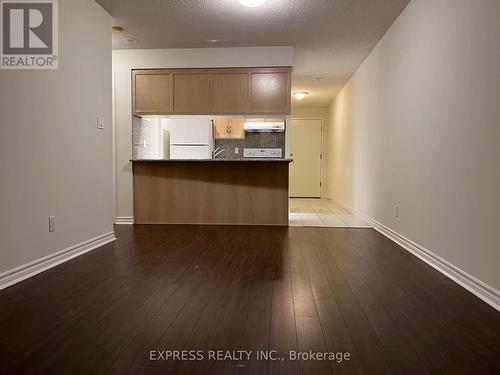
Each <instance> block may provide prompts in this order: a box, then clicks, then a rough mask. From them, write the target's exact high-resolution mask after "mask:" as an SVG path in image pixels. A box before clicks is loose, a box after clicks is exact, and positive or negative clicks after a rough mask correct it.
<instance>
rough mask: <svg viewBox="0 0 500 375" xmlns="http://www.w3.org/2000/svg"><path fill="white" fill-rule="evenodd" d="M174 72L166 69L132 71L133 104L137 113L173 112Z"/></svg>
mask: <svg viewBox="0 0 500 375" xmlns="http://www.w3.org/2000/svg"><path fill="white" fill-rule="evenodd" d="M172 99H173V96H172V74H171V72H169V71H164V70H134V71H133V72H132V106H133V112H134V114H135V115H163V114H169V113H172V109H173V106H172Z"/></svg>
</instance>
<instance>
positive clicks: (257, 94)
mask: <svg viewBox="0 0 500 375" xmlns="http://www.w3.org/2000/svg"><path fill="white" fill-rule="evenodd" d="M250 77H251V79H250V81H251V95H250V97H251V104H250V111H251V112H252V113H280V112H281V113H283V111H285V112H284V113H289V112H290V96H291V93H290V72H258V71H257V72H251V73H250Z"/></svg>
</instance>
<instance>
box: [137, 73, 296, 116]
mask: <svg viewBox="0 0 500 375" xmlns="http://www.w3.org/2000/svg"><path fill="white" fill-rule="evenodd" d="M290 74H291V68H221V69H152V70H134V71H133V73H132V95H133V98H132V99H133V100H132V102H133V112H134V115H138V116H142V115H169V114H179V115H190V114H197V115H224V114H241V115H246V114H253V115H259V114H270V115H271V114H272V115H274V114H277V115H287V114H290Z"/></svg>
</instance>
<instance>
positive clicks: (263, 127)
mask: <svg viewBox="0 0 500 375" xmlns="http://www.w3.org/2000/svg"><path fill="white" fill-rule="evenodd" d="M244 128H245V131H246V132H263V133H277V132H284V131H285V122H264V121H262V122H257V121H252V122H245V123H244Z"/></svg>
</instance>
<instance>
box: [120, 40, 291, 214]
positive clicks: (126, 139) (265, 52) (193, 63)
mask: <svg viewBox="0 0 500 375" xmlns="http://www.w3.org/2000/svg"><path fill="white" fill-rule="evenodd" d="M293 54H294V50H293V47H247V48H193V49H158V50H116V51H113V72H114V73H113V74H114V77H115V89H114V90H115V114H114V115H115V143H116V160H115V165H116V216H117V222H126V221H128V220H131V219H132V217H133V215H134V212H133V189H132V165H131V163H130V161H129V160H130V159H131V158H132V102H131V96H132V93H131V85H132V83H131V70H132V69H141V68H224V67H260V66H293Z"/></svg>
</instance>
